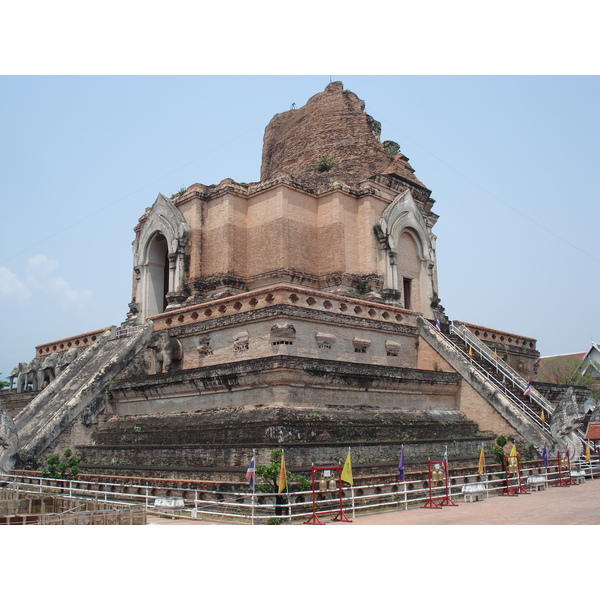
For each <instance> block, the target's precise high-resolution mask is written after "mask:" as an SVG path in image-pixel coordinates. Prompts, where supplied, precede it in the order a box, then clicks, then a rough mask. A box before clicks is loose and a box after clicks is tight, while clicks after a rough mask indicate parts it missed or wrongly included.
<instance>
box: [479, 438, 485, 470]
mask: <svg viewBox="0 0 600 600" xmlns="http://www.w3.org/2000/svg"><path fill="white" fill-rule="evenodd" d="M484 471H485V454H484V452H483V444H482V445H481V453H480V454H479V468H478V469H477V472H478V473H479V474H480V475H483V472H484Z"/></svg>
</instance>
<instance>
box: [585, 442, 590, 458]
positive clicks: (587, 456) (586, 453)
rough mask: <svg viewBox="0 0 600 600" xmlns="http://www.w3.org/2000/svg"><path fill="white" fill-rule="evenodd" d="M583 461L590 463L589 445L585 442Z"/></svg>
mask: <svg viewBox="0 0 600 600" xmlns="http://www.w3.org/2000/svg"><path fill="white" fill-rule="evenodd" d="M585 460H586V461H587V462H590V443H589V442H587V444H586V445H585Z"/></svg>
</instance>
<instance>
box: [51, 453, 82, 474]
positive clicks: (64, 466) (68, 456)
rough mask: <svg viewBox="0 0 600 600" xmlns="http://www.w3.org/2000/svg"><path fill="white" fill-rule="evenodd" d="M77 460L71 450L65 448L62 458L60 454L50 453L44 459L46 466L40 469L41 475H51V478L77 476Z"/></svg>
mask: <svg viewBox="0 0 600 600" xmlns="http://www.w3.org/2000/svg"><path fill="white" fill-rule="evenodd" d="M79 460H80V459H79V458H77V457H76V456H75V455H74V454H73V452H72V451H71V450H65V451H64V453H63V456H62V458H61V456H60V454H52V455H51V456H49V457H48V459H47V461H46V465H47V466H46V468H45V469H43V470H42V477H52V478H53V479H70V478H71V477H77V475H78V474H79V467H78V466H77V465H78V464H79Z"/></svg>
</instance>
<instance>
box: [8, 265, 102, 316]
mask: <svg viewBox="0 0 600 600" xmlns="http://www.w3.org/2000/svg"><path fill="white" fill-rule="evenodd" d="M57 270H58V261H56V260H53V259H50V258H48V257H47V256H44V255H42V254H39V255H37V256H33V257H31V258H30V259H29V260H28V261H27V274H26V276H25V278H24V279H19V277H18V276H17V275H16V274H15V273H13V272H12V271H11V270H10V269H8V268H7V267H0V300H3V301H4V303H5V304H7V303H13V304H14V303H19V304H22V303H24V302H28V301H29V300H31V299H32V298H36V299H37V300H38V301H39V300H42V299H43V301H44V302H52V299H54V300H56V301H58V304H59V306H60V308H62V309H63V310H76V311H78V312H83V311H84V310H85V308H86V307H87V306H88V305H89V302H90V300H91V298H92V292H91V290H88V289H82V290H76V289H74V288H73V287H71V284H70V283H69V282H68V281H67V280H66V279H65V278H64V277H61V276H60V275H57V274H55V273H54V272H55V271H57ZM48 297H49V298H48Z"/></svg>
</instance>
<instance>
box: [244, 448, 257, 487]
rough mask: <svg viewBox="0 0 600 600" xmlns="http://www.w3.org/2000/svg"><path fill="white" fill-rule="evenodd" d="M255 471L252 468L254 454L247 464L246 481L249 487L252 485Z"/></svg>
mask: <svg viewBox="0 0 600 600" xmlns="http://www.w3.org/2000/svg"><path fill="white" fill-rule="evenodd" d="M255 471H256V470H255V468H254V456H252V460H251V461H250V464H249V465H248V470H247V471H246V481H247V482H248V485H249V486H250V487H252V486H253V485H254V474H255Z"/></svg>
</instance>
